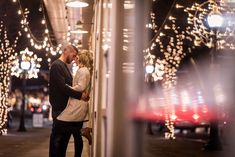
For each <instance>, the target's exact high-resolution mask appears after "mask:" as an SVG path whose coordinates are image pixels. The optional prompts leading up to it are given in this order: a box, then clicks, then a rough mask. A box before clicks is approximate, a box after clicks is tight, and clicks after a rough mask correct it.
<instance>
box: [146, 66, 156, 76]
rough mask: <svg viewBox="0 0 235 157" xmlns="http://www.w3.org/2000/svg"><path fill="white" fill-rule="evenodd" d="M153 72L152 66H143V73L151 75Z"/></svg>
mask: <svg viewBox="0 0 235 157" xmlns="http://www.w3.org/2000/svg"><path fill="white" fill-rule="evenodd" d="M153 71H154V66H153V65H152V64H148V65H146V66H145V72H146V73H147V74H151V73H153Z"/></svg>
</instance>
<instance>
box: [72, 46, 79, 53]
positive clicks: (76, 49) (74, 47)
mask: <svg viewBox="0 0 235 157" xmlns="http://www.w3.org/2000/svg"><path fill="white" fill-rule="evenodd" d="M71 47H72V48H73V49H74V50H75V51H76V53H77V54H78V52H79V51H78V48H77V47H76V46H74V45H71Z"/></svg>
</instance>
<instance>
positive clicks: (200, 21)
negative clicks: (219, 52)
mask: <svg viewBox="0 0 235 157" xmlns="http://www.w3.org/2000/svg"><path fill="white" fill-rule="evenodd" d="M215 6H216V7H217V8H218V10H219V11H220V12H221V14H222V16H223V17H224V24H223V26H222V28H221V29H219V30H218V33H217V34H216V35H217V45H218V46H217V48H218V49H232V50H234V49H235V45H234V42H235V40H234V39H235V38H234V36H235V22H234V17H235V12H234V11H235V9H234V8H231V7H230V5H229V4H228V3H225V2H224V1H223V0H220V1H219V2H215V1H212V0H208V1H205V2H203V3H201V4H198V3H194V4H193V5H192V6H191V7H188V8H186V9H184V11H185V12H186V13H187V14H188V20H187V22H188V24H189V25H190V28H191V29H189V30H188V31H187V33H188V34H189V35H191V36H193V38H194V45H195V46H201V45H202V44H204V45H206V46H207V47H209V48H211V47H213V36H214V35H215V32H214V31H213V30H212V29H210V28H209V26H208V25H207V21H206V20H205V19H206V18H207V16H208V14H209V13H210V12H211V11H212V9H213V7H215Z"/></svg>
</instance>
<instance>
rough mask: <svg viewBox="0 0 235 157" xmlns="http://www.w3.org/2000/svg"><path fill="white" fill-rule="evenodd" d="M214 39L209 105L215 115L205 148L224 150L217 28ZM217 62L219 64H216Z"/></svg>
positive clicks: (211, 121) (212, 118)
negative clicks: (220, 114)
mask: <svg viewBox="0 0 235 157" xmlns="http://www.w3.org/2000/svg"><path fill="white" fill-rule="evenodd" d="M214 32H215V35H214V40H213V42H214V43H213V45H214V48H213V50H212V51H211V63H210V64H211V65H210V84H211V85H210V87H209V88H210V90H209V105H210V110H211V113H213V116H212V117H210V118H211V120H210V134H209V140H208V142H207V143H206V144H205V146H204V149H205V150H222V143H221V139H220V134H219V118H220V117H219V112H220V111H219V109H218V105H217V103H216V95H215V87H216V86H217V85H218V84H220V80H219V78H220V76H219V71H220V66H219V64H218V63H217V61H216V55H217V54H216V53H217V29H215V30H214ZM216 63H217V64H216Z"/></svg>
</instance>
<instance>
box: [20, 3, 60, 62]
mask: <svg viewBox="0 0 235 157" xmlns="http://www.w3.org/2000/svg"><path fill="white" fill-rule="evenodd" d="M15 1H17V2H18V4H19V10H18V14H19V15H20V16H21V28H22V30H23V32H25V35H26V36H27V38H28V40H29V42H30V44H31V46H32V47H34V48H35V49H37V50H41V49H45V50H46V51H47V52H50V54H51V55H53V56H54V55H57V54H58V52H59V50H60V49H61V44H59V45H58V46H54V44H53V42H52V41H51V38H50V35H49V34H50V32H49V29H48V24H47V21H46V16H45V10H44V7H43V1H41V6H40V8H39V12H42V13H41V14H42V20H41V23H42V25H44V26H45V30H44V33H43V34H42V35H43V37H44V39H43V40H38V39H37V38H36V37H35V35H34V34H33V32H32V30H31V28H30V27H29V23H30V22H29V21H28V14H30V11H29V10H28V8H25V9H23V7H22V5H21V3H20V0H15ZM46 56H47V57H49V55H46ZM49 64H50V63H49Z"/></svg>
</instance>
